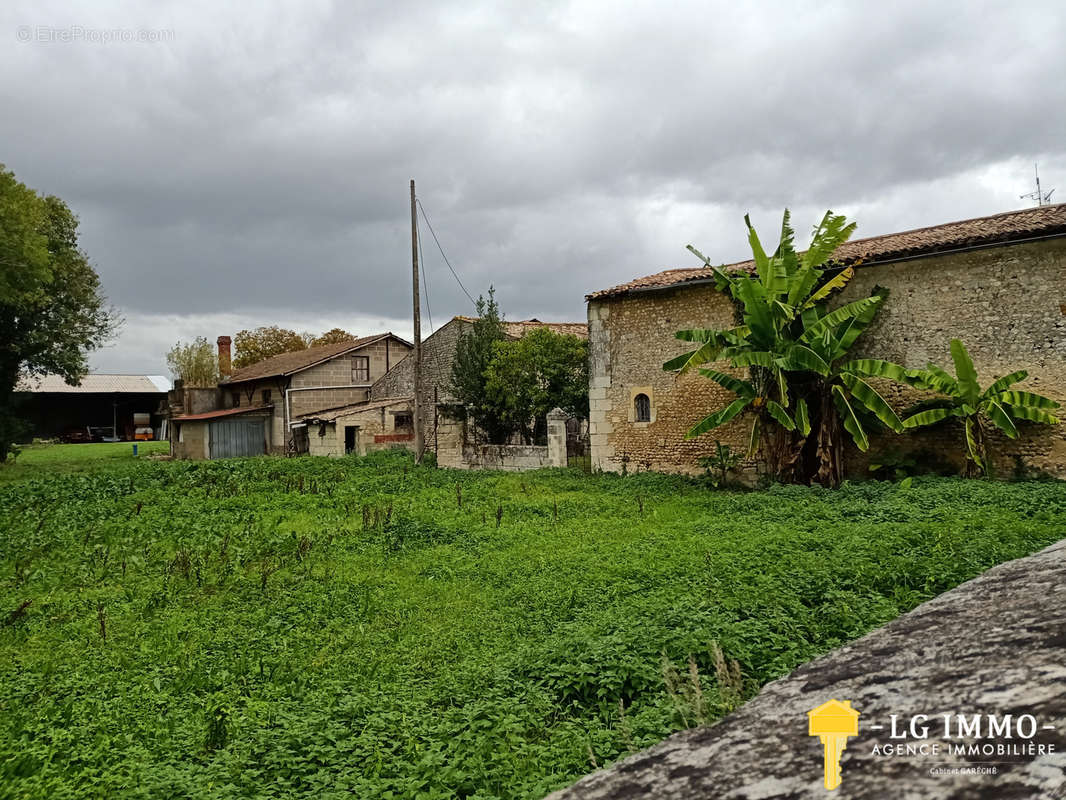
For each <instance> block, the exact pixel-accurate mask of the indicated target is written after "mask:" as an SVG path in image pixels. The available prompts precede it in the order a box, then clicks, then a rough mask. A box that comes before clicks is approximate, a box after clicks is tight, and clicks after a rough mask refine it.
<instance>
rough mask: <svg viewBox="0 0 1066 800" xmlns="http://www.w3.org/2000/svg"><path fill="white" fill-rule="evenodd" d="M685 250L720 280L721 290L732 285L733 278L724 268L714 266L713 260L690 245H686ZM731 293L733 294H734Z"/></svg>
mask: <svg viewBox="0 0 1066 800" xmlns="http://www.w3.org/2000/svg"><path fill="white" fill-rule="evenodd" d="M685 249H687V250H688V251H689V252H690V253H692V254H693V255H694V256H696V258H698V259H699V260H700V261H702V262H703V265H704V266H705V267H707V269H709V270H710V271H711V272H712V273H713V274H714V276H715V278H717V279H718V282H719V284H720V285H719V288H723V287H724V286H731V285H732V283H733V276H732V275H730V274H729V273H728V272H726V271H725V270H724V269H722V267H720V266H715V265H714V264H712V263H711V260H710V259H709V258H707V256H705V255H704V254H703V253H701V252H700V251H699V250H697V249H696V248H695V247H693V246H692V245H690V244H687V245H685ZM730 293H731V294H732V292H730Z"/></svg>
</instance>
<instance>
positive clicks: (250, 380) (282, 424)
mask: <svg viewBox="0 0 1066 800" xmlns="http://www.w3.org/2000/svg"><path fill="white" fill-rule="evenodd" d="M218 349H219V371H220V372H221V373H222V376H223V377H222V380H221V381H220V382H219V384H218V387H217V388H211V389H183V388H182V387H175V391H174V392H172V398H171V419H172V420H173V423H174V426H175V430H174V432H173V434H172V445H171V450H172V452H173V454H174V455H175V456H176V457H178V458H218V457H228V456H234V455H256V454H259V453H285V452H288V451H289V449H290V445H291V446H292V448H293V449H294V450H295V451H296V452H307V451H308V449H309V447H310V442H309V439H308V437H307V426H306V424H305V423H303V422H302V421H301V418H302V417H304V416H305V415H307V414H310V413H312V412H316V411H320V410H323V409H328V408H337V407H340V406H345V405H350V404H353V403H360V402H365V401H366V400H367V399H368V398H369V397H370V387H371V386H372V385H373V383H374V381H376V380H377V379H379V378H380V377H381V376H382V375H384V374H385V373H386V372H388V371H389V370H390V369H392V368H393V367H394V366H395V365H396V364H397V363H399V362H400V361H402V360H403V359H404V358H405V357H406V356H407V354H408V353H409V352H410V351H411V349H412V345H411V343H410V342H407V341H405V340H404V339H401V338H400V337H398V336H396V335H394V334H392V333H379V334H376V335H373V336H364V337H362V338H359V339H353V340H350V341H346V342H339V343H336V344H329V345H323V346H320V347H311V348H308V349H306V350H297V351H295V352H292V353H282V354H281V355H277V356H273V357H272V358H267V359H264V360H263V361H259V362H257V363H255V364H251V365H249V366H247V367H243V368H241V369H237V370H232V369H231V368H230V363H231V362H230V337H228V336H220V337H219V339H218ZM212 431H213V432H214V433H215V441H214V444H213V445H212V442H211V438H212Z"/></svg>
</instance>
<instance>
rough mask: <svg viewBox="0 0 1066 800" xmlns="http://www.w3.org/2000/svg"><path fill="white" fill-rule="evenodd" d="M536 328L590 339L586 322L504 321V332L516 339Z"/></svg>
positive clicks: (473, 318)
mask: <svg viewBox="0 0 1066 800" xmlns="http://www.w3.org/2000/svg"><path fill="white" fill-rule="evenodd" d="M454 319H459V320H462V321H463V322H475V321H476V320H477V317H464V316H458V317H454ZM536 328H548V329H549V330H553V331H555V332H556V333H564V334H569V335H571V336H577V337H578V338H579V339H587V338H589V326H588V324H587V323H584V322H541V321H540V320H539V319H535V318H534V319H522V320H517V321H514V322H512V321H511V320H504V322H503V330H504V332H505V333H506V334H507V335H508V336H511V337H513V338H515V339H521V338H522V337H523V336H525V335H526V334H527V333H529V332H530V331H531V330H535V329H536Z"/></svg>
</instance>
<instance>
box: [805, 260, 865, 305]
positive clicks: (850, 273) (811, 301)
mask: <svg viewBox="0 0 1066 800" xmlns="http://www.w3.org/2000/svg"><path fill="white" fill-rule="evenodd" d="M854 277H855V269H854V268H853V267H847V268H846V269H844V270H843V271H842V272H840V273H839V274H838V275H836V276H835V277H833V278H832V279H831V280H828V281H826V282H825V283H824V284H823V285H822V286H820V287H819V288H818V291H817V292H815V293H814V294H812V295H811V296H810V297H808V298H807V302H805V303H804V304H803V307H804V308H812V307H814V306H816V305H818V304H819V303H821V302H822V301H823V300H825V299H826V298H828V297H829V295H831V294H833V292H839V291H840V290H841V289H843V288H844V287H845V286H847V285H848V282H849V281H850V280H851V279H852V278H854Z"/></svg>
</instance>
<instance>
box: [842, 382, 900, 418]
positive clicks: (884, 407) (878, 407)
mask: <svg viewBox="0 0 1066 800" xmlns="http://www.w3.org/2000/svg"><path fill="white" fill-rule="evenodd" d="M840 379H841V380H842V381H843V382H844V385H845V386H847V387H848V389H849V390H850V391H851V396H852V397H854V398H855V399H856V400H858V401H859V402H860V403H862V404H863V405H864V406H865V407H866V408H867V410H869V411H870V412H871V413H872V414H873V415H874V416H875V417H877V418H878V419H879V420H881V422H883V423H884V424H885V425H887V426H888V427H889V428H891V429H892V430H894V431H895V432H896V433H902V431H903V422H902V420H900V418H899V415H898V414H896V412H895V411H894V410H893V409H892V406H890V405H889V404H888V401H887V400H885V398H883V397H882V396H881V395H880V394H879V393H878V391H877V390H876V389H874V387H872V386H871V385H870V384H868V383H867V382H866V381H864V380H863V379H862V378H860V377H859V376H858V375H852V374H851V373H848V372H845V373H843V374H842V375H841V376H840Z"/></svg>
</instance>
